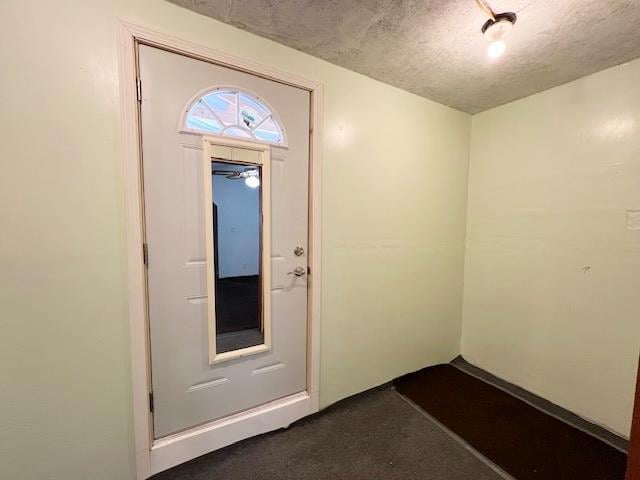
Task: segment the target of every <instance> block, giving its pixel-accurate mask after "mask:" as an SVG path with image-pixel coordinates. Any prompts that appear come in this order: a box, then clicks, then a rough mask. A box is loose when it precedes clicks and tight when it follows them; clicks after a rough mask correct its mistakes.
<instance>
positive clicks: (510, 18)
mask: <svg viewBox="0 0 640 480" xmlns="http://www.w3.org/2000/svg"><path fill="white" fill-rule="evenodd" d="M495 17H496V19H495V20H494V19H493V18H490V19H489V20H487V21H486V22H485V23H484V25H482V29H481V30H482V33H483V34H484V32H486V31H487V29H488V28H489V27H490V26H491V25H494V24H496V23H498V22H500V21H503V20H506V21H507V22H511V23H512V24H513V23H516V20H517V19H518V16H517V15H516V14H515V13H513V12H504V13H497V14H496V15H495Z"/></svg>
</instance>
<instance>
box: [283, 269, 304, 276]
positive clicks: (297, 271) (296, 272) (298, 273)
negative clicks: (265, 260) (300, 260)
mask: <svg viewBox="0 0 640 480" xmlns="http://www.w3.org/2000/svg"><path fill="white" fill-rule="evenodd" d="M305 273H307V269H306V268H304V267H296V268H294V269H293V272H289V273H287V275H295V276H296V277H301V276H302V275H304V274H305Z"/></svg>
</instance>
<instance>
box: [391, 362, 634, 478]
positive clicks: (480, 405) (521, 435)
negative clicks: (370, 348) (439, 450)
mask: <svg viewBox="0 0 640 480" xmlns="http://www.w3.org/2000/svg"><path fill="white" fill-rule="evenodd" d="M394 384H395V386H396V388H397V390H398V392H400V393H402V394H403V395H405V396H406V397H407V398H409V399H410V400H412V401H413V402H414V403H416V404H417V405H419V406H420V407H422V408H423V409H424V410H425V411H426V412H427V413H428V414H429V415H431V416H432V417H434V418H435V419H437V420H438V421H439V422H440V423H442V424H443V425H444V426H445V427H447V428H448V429H449V430H451V431H452V432H454V433H455V434H457V435H458V436H459V437H461V438H462V439H463V440H465V441H466V442H467V443H468V444H469V445H471V446H472V447H473V448H475V449H476V450H478V451H479V452H480V453H481V454H482V455H484V456H485V457H487V458H488V459H489V460H491V461H493V462H494V463H495V464H497V465H498V466H499V467H501V468H502V469H503V470H504V471H506V472H508V473H509V474H511V475H512V476H513V477H515V478H516V479H518V480H573V479H576V480H624V476H625V465H626V459H627V456H626V455H625V454H624V453H622V452H620V451H619V450H616V449H615V448H613V447H611V446H609V445H607V444H606V443H603V442H601V441H600V440H598V439H596V438H594V437H592V436H591V435H589V434H586V433H584V432H582V431H580V430H578V429H575V428H573V427H571V426H570V425H568V424H566V423H564V422H562V421H560V420H557V419H555V418H553V417H551V416H549V415H546V414H545V413H542V412H540V411H539V410H537V409H535V408H533V407H532V406H530V405H528V404H527V403H525V402H523V401H522V400H519V399H517V398H516V397H513V396H511V395H509V394H508V393H506V392H504V391H502V390H500V389H498V388H496V387H494V386H492V385H490V384H488V383H485V382H483V381H481V380H479V379H477V378H474V377H472V376H470V375H468V374H466V373H464V372H462V371H460V370H458V369H457V368H455V367H453V366H450V365H437V366H435V367H430V368H426V369H423V370H420V371H418V372H415V373H412V374H409V375H405V376H404V377H401V378H399V379H397V380H396V381H395V382H394Z"/></svg>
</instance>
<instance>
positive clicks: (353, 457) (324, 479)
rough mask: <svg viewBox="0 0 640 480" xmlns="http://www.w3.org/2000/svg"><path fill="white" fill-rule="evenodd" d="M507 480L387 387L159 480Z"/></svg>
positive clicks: (155, 479)
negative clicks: (503, 479) (502, 479)
mask: <svg viewBox="0 0 640 480" xmlns="http://www.w3.org/2000/svg"><path fill="white" fill-rule="evenodd" d="M501 478H502V477H501V476H500V475H498V474H497V473H496V472H495V471H493V470H492V469H491V468H489V467H488V466H487V465H485V464H484V463H483V462H482V461H480V460H479V459H478V458H477V457H476V456H475V455H474V454H473V453H471V452H470V451H469V450H467V449H466V448H465V447H463V446H462V445H461V444H460V443H458V442H457V441H456V440H454V439H453V438H452V437H451V436H450V435H448V434H447V433H445V432H444V431H443V430H442V429H441V428H440V427H438V426H437V425H436V424H435V423H433V422H432V421H431V420H429V419H427V418H426V417H425V416H424V415H423V414H422V413H420V412H419V411H418V410H416V409H415V408H414V407H413V406H411V405H410V404H409V403H408V402H407V401H406V400H405V399H403V398H402V397H401V396H400V395H399V394H398V393H397V392H395V391H394V390H391V389H389V388H386V389H380V390H373V391H370V392H367V393H364V394H361V395H358V396H356V397H353V398H350V399H347V400H344V401H342V402H339V403H338V404H336V405H333V406H332V407H329V408H328V409H326V410H324V411H323V412H321V413H320V414H318V415H314V416H312V417H310V418H306V419H304V420H301V421H299V422H297V423H295V424H294V425H292V426H291V427H290V428H288V429H286V430H279V431H276V432H272V433H268V434H265V435H262V436H260V437H256V438H251V439H249V440H245V441H243V442H240V443H237V444H235V445H231V446H229V447H227V448H224V449H222V450H218V451H216V452H213V453H210V454H208V455H204V456H202V457H200V458H197V459H195V460H192V461H190V462H188V463H185V464H183V465H180V466H178V467H175V468H173V469H171V470H168V471H166V472H163V473H160V474H158V475H156V476H154V477H153V480H222V479H224V480H343V479H344V480H378V479H380V480H423V479H424V480H499V479H501ZM556 478H560V477H556Z"/></svg>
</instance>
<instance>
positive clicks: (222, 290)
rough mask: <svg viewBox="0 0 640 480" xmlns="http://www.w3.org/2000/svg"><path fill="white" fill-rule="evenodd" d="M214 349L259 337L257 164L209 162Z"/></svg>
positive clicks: (243, 344) (259, 341)
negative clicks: (210, 169)
mask: <svg viewBox="0 0 640 480" xmlns="http://www.w3.org/2000/svg"><path fill="white" fill-rule="evenodd" d="M211 166H212V172H211V173H212V175H211V185H212V193H213V195H212V198H213V243H214V245H213V257H214V282H215V302H214V303H215V315H216V351H217V352H218V353H224V352H229V351H232V350H239V349H242V348H247V347H251V346H254V345H261V344H262V343H264V331H263V321H262V309H261V306H262V298H261V296H262V294H261V292H262V288H261V285H262V281H261V278H262V259H261V251H262V245H261V243H262V241H261V238H262V225H261V217H262V215H261V211H262V205H261V198H262V192H261V190H262V185H261V181H260V179H261V177H262V172H261V167H259V166H256V165H249V164H238V163H228V162H221V161H215V162H212V163H211Z"/></svg>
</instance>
